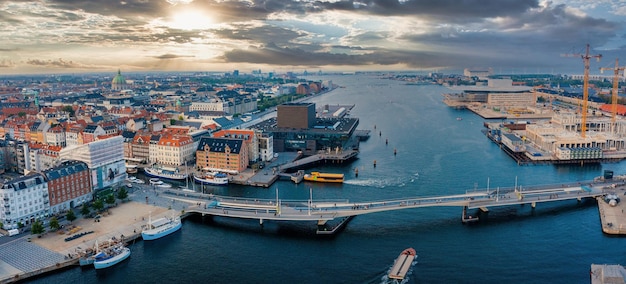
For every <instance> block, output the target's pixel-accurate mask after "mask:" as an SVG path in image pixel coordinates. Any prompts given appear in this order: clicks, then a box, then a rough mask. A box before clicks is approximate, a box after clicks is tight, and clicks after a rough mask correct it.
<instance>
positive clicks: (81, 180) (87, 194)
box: [43, 161, 93, 214]
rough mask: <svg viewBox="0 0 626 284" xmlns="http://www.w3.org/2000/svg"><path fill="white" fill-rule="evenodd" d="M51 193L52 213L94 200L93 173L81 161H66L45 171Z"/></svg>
mask: <svg viewBox="0 0 626 284" xmlns="http://www.w3.org/2000/svg"><path fill="white" fill-rule="evenodd" d="M43 175H44V176H45V177H46V180H47V182H48V192H49V193H50V213H52V214H55V213H60V212H63V211H66V210H68V209H71V208H74V207H77V206H80V205H82V204H84V203H86V202H89V201H90V200H92V198H93V195H92V190H91V188H92V185H91V174H90V172H89V167H87V164H86V163H84V162H81V161H65V162H63V163H61V164H60V165H58V166H56V167H53V168H51V169H48V170H45V171H43Z"/></svg>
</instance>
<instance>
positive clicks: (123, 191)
mask: <svg viewBox="0 0 626 284" xmlns="http://www.w3.org/2000/svg"><path fill="white" fill-rule="evenodd" d="M126 198H128V191H127V190H126V187H125V186H122V187H120V189H119V190H118V191H117V199H120V200H122V201H123V200H125V199H126Z"/></svg>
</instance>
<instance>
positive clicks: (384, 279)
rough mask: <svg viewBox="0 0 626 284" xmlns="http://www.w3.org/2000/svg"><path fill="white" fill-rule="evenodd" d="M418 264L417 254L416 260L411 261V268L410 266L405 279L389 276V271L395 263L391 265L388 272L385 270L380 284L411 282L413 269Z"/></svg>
mask: <svg viewBox="0 0 626 284" xmlns="http://www.w3.org/2000/svg"><path fill="white" fill-rule="evenodd" d="M416 264H417V256H416V258H415V260H414V261H413V262H411V268H409V271H408V272H407V273H406V277H404V279H402V280H398V279H391V278H389V272H391V268H393V265H392V266H389V268H388V269H387V272H385V275H383V276H381V277H380V284H406V283H409V281H410V280H411V275H413V269H414V267H415V265H416Z"/></svg>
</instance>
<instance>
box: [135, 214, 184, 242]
mask: <svg viewBox="0 0 626 284" xmlns="http://www.w3.org/2000/svg"><path fill="white" fill-rule="evenodd" d="M181 227H182V223H181V221H180V217H176V218H159V219H156V220H154V221H152V218H150V219H149V221H148V225H147V228H146V229H145V230H143V231H142V232H141V237H142V238H143V239H144V240H145V241H151V240H156V239H158V238H161V237H164V236H167V235H169V234H171V233H173V232H176V231H178V230H179V229H180V228H181Z"/></svg>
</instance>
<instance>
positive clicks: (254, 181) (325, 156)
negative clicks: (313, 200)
mask: <svg viewBox="0 0 626 284" xmlns="http://www.w3.org/2000/svg"><path fill="white" fill-rule="evenodd" d="M358 154H359V151H358V150H355V149H343V150H341V149H336V150H332V151H331V150H328V151H320V152H319V153H318V154H315V155H311V156H308V157H304V158H299V157H300V155H299V154H297V153H295V152H286V153H280V154H279V157H278V158H276V159H275V160H272V161H270V162H267V164H266V166H265V168H264V169H261V170H258V171H254V170H252V169H248V170H246V171H244V172H241V173H239V174H237V175H234V176H232V177H231V179H230V180H229V182H230V183H232V184H241V185H248V186H257V187H270V186H271V185H272V184H273V183H274V182H276V181H277V180H278V179H279V178H280V177H285V178H288V179H291V180H292V181H293V182H295V183H299V182H301V181H302V179H301V177H300V176H298V175H299V173H298V170H300V169H302V168H306V167H310V166H312V165H315V164H318V163H326V164H342V163H345V162H347V161H350V160H352V159H354V158H355V157H356V156H357V155H358ZM289 172H294V173H289ZM301 175H302V176H303V175H304V172H302V173H301Z"/></svg>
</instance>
